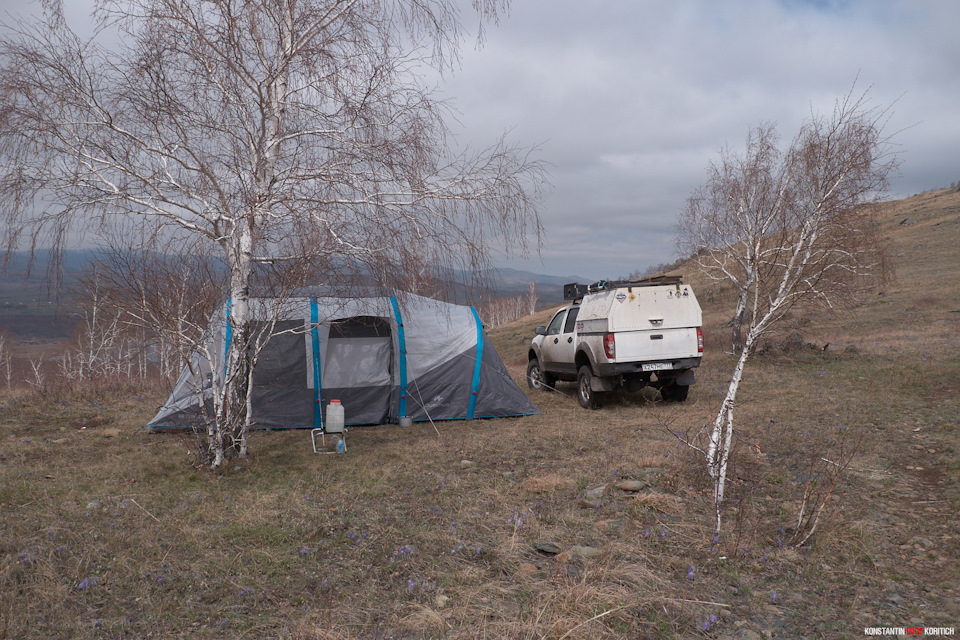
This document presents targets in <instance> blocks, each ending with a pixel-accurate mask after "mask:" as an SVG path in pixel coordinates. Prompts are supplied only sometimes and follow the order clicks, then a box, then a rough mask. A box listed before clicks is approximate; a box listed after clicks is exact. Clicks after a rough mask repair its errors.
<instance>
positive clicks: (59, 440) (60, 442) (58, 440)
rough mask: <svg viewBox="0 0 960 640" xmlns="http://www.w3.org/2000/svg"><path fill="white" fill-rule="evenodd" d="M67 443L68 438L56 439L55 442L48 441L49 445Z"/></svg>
mask: <svg viewBox="0 0 960 640" xmlns="http://www.w3.org/2000/svg"><path fill="white" fill-rule="evenodd" d="M69 441H70V439H69V438H57V439H56V440H51V441H50V444H63V443H65V442H69Z"/></svg>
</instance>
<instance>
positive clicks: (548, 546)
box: [533, 542, 561, 555]
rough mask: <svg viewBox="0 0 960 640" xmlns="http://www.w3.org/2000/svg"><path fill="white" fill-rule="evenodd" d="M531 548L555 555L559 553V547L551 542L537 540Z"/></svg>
mask: <svg viewBox="0 0 960 640" xmlns="http://www.w3.org/2000/svg"><path fill="white" fill-rule="evenodd" d="M533 548H534V549H536V550H537V551H539V552H541V553H546V554H549V555H555V554H558V553H560V551H561V549H560V547H558V546H557V545H555V544H553V543H552V542H537V543H536V544H534V545H533Z"/></svg>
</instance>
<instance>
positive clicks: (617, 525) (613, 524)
mask: <svg viewBox="0 0 960 640" xmlns="http://www.w3.org/2000/svg"><path fill="white" fill-rule="evenodd" d="M597 527H599V528H600V529H622V528H623V520H601V521H600V522H598V523H597Z"/></svg>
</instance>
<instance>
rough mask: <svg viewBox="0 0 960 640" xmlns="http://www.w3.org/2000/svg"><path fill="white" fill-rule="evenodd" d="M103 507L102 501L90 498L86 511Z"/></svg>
mask: <svg viewBox="0 0 960 640" xmlns="http://www.w3.org/2000/svg"><path fill="white" fill-rule="evenodd" d="M102 507H103V503H102V502H100V501H99V500H91V501H90V502H88V503H87V511H96V510H97V509H100V508H102Z"/></svg>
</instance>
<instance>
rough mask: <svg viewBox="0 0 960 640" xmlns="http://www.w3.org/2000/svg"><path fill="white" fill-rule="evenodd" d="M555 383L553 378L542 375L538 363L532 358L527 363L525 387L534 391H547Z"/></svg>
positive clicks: (547, 374)
mask: <svg viewBox="0 0 960 640" xmlns="http://www.w3.org/2000/svg"><path fill="white" fill-rule="evenodd" d="M555 383H556V380H554V378H553V376H551V375H550V374H549V373H544V371H543V369H541V368H540V361H539V360H537V359H536V358H534V359H533V360H531V361H530V362H529V363H527V386H528V387H530V388H531V389H533V390H535V391H549V390H550V389H552V388H553V385H554V384H555Z"/></svg>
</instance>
